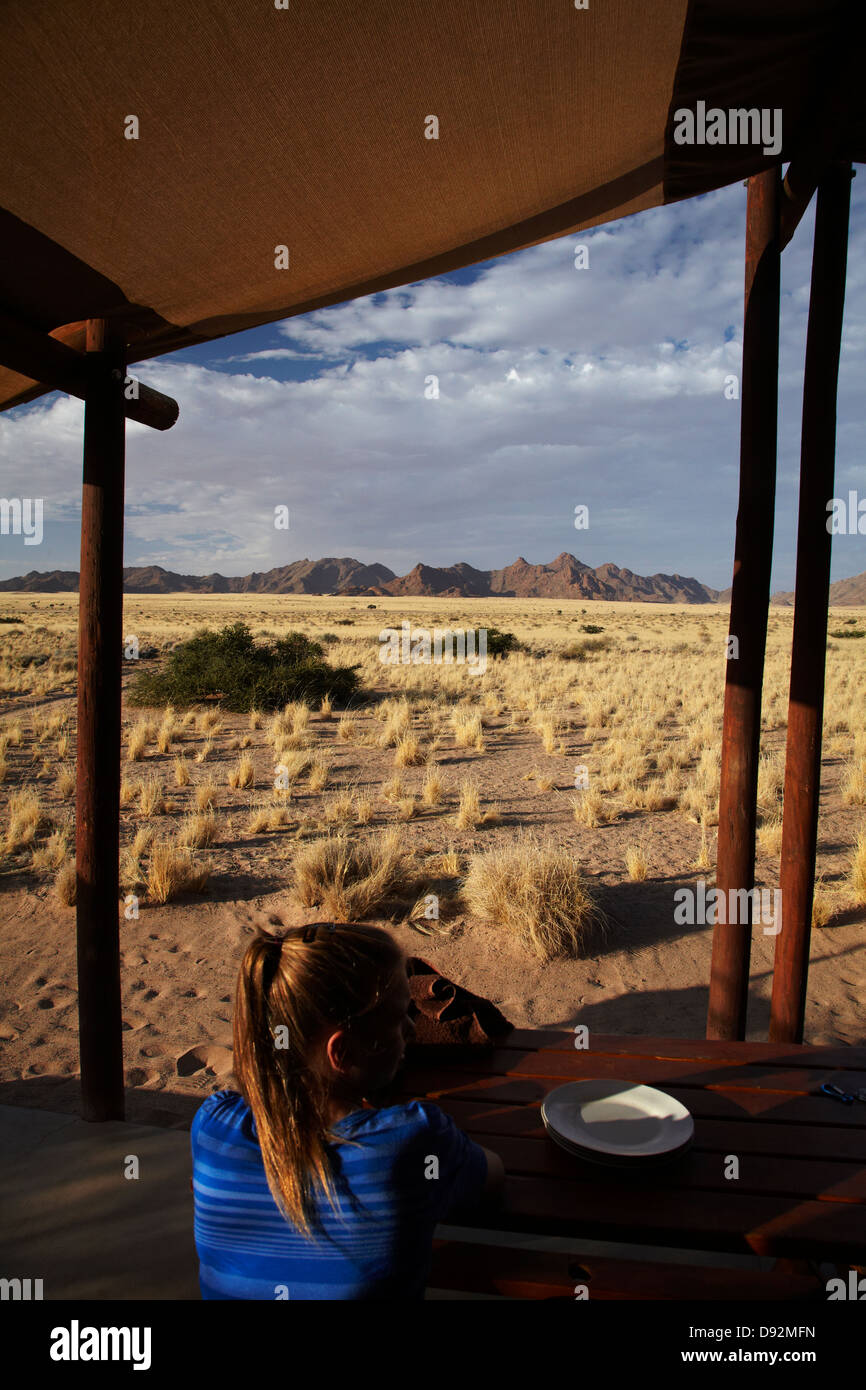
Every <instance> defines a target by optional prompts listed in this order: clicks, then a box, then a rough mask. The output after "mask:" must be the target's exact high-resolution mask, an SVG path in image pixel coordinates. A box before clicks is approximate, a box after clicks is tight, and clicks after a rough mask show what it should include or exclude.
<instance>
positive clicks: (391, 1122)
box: [334, 1100, 452, 1137]
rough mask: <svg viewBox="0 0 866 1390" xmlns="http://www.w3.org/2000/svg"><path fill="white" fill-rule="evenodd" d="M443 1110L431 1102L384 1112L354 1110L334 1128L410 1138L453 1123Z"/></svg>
mask: <svg viewBox="0 0 866 1390" xmlns="http://www.w3.org/2000/svg"><path fill="white" fill-rule="evenodd" d="M451 1123H452V1122H451V1120H449V1118H448V1116H447V1115H446V1114H445V1113H444V1111H442V1110H440V1109H439V1106H438V1105H434V1104H433V1102H432V1101H428V1100H424V1101H420V1100H412V1101H408V1102H407V1103H406V1104H404V1105H388V1106H383V1107H382V1109H375V1108H373V1107H371V1108H370V1109H368V1110H354V1111H353V1112H352V1114H351V1115H346V1116H344V1118H343V1119H342V1120H339V1121H338V1122H337V1124H336V1125H335V1126H334V1129H335V1130H336V1131H337V1133H339V1134H347V1135H349V1134H351V1135H352V1137H354V1136H356V1135H358V1134H382V1135H385V1134H389V1135H392V1136H394V1137H396V1136H397V1135H400V1134H402V1135H404V1136H405V1137H411V1136H414V1135H416V1134H418V1133H428V1132H430V1131H431V1130H432V1131H434V1132H438V1131H440V1130H442V1129H443V1128H447V1127H448V1126H449V1125H450V1124H451Z"/></svg>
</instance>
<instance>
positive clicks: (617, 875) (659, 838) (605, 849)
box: [0, 702, 866, 1123]
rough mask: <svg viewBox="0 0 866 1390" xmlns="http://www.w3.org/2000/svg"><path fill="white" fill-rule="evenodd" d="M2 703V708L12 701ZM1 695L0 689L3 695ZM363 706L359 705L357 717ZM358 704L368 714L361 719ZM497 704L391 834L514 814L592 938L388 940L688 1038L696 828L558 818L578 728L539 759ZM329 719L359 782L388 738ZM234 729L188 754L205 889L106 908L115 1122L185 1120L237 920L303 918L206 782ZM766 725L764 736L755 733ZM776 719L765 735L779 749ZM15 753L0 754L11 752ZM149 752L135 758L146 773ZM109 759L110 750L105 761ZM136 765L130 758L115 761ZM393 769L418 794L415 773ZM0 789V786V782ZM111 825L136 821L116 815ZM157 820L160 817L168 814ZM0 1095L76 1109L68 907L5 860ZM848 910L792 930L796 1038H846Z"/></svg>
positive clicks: (587, 1019)
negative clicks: (551, 843)
mask: <svg viewBox="0 0 866 1390" xmlns="http://www.w3.org/2000/svg"><path fill="white" fill-rule="evenodd" d="M13 703H15V702H13ZM8 707H9V702H7V708H8ZM364 717H367V716H364ZM369 717H370V718H372V716H369ZM508 723H509V719H508V716H507V715H506V714H504V713H503V715H502V717H501V718H499V719H493V720H492V722H491V726H490V729H489V734H486V741H487V745H488V746H487V749H486V751H485V752H484V753H479V752H476V751H475V750H467V749H461V748H454V747H444V748H443V749H442V750H441V751H440V752H439V753H438V754H437V760H438V762H439V764H440V768H441V771H442V773H443V775H444V777H445V779H446V782H447V784H448V786H449V790H450V792H451V797H450V805H446V806H445V807H444V808H443V807H440V808H436V809H434V810H426V809H425V810H422V812H421V814H420V815H418V816H417V817H416V818H415V819H413V820H411V821H409V822H407V823H406V824H405V825H404V826H402V831H403V832H404V833H405V837H406V842H407V844H411V845H412V846H413V847H414V848H415V849H416V850H417V852H418V853H419V855H420V856H421V857H422V859H423V858H424V856H427V855H433V854H436V853H438V852H441V851H442V850H443V849H445V848H447V847H448V845H449V844H455V845H456V846H457V848H458V849H459V852H460V854H461V855H462V856H464V857H465V856H467V855H469V854H471V853H472V852H473V851H477V850H482V849H484V848H485V847H486V846H488V845H490V844H493V843H494V842H496V840H497V839H500V838H503V837H505V838H510V837H513V835H514V833H515V831H516V829H517V828H524V829H528V830H530V831H534V832H537V833H538V834H539V835H540V836H541V837H542V838H547V837H552V838H553V839H555V840H556V842H557V843H560V844H563V845H565V846H567V847H569V848H570V849H571V850H572V851H573V852H574V854H575V856H576V858H577V860H578V862H579V863H580V864H581V866H582V868H583V869H584V871H585V873H586V874H587V876H588V879H589V881H590V883H591V884H592V885H593V886H594V889H595V890H596V892H597V894H598V897H599V899H600V902H601V905H602V907H603V908H604V910H605V912H606V913H607V914H608V917H609V919H610V928H609V932H608V935H607V937H606V938H604V939H600V938H596V939H595V940H594V941H593V943H592V945H591V947H590V948H589V953H588V954H587V955H586V956H585V957H584V958H581V959H558V960H554V961H551V962H549V963H543V962H541V961H540V960H537V959H536V958H535V957H534V956H533V955H531V954H530V953H529V951H528V950H527V948H526V946H525V945H524V943H522V942H521V941H519V940H517V939H515V937H514V935H513V933H512V932H511V931H510V930H509V924H508V923H507V922H504V921H503V922H482V921H477V920H474V919H472V918H470V917H469V916H467V915H466V914H465V913H462V914H461V913H459V912H458V913H457V915H455V916H453V917H450V918H448V919H446V920H443V921H442V922H440V923H439V932H440V934H435V935H426V934H422V933H421V932H419V931H417V930H416V929H415V928H414V927H412V926H411V925H407V924H405V923H403V924H395V923H394V922H388V921H384V920H381V919H380V924H381V925H384V926H386V927H388V929H389V930H391V931H393V932H394V934H395V936H396V937H397V939H398V940H399V941H400V942H401V944H402V945H403V947H404V949H405V950H406V953H407V954H409V955H419V956H422V957H423V958H425V959H427V960H429V961H431V962H432V963H433V964H434V965H435V966H436V967H437V968H438V969H439V970H441V971H442V972H443V973H444V974H446V975H448V976H450V977H451V978H452V979H454V980H456V981H458V982H460V983H461V984H463V985H465V986H467V987H468V988H470V989H471V990H473V991H475V992H476V993H479V994H482V995H484V996H486V997H488V998H489V999H491V1000H492V1001H493V1002H494V1003H495V1004H496V1005H497V1006H498V1007H499V1008H500V1009H501V1010H502V1011H503V1012H504V1013H505V1014H506V1016H507V1017H508V1018H509V1019H510V1020H511V1021H512V1022H513V1023H514V1024H516V1025H518V1026H539V1027H544V1026H555V1027H563V1028H570V1027H572V1026H573V1025H574V1024H576V1023H583V1024H586V1025H588V1027H589V1029H590V1032H591V1034H592V1033H596V1034H598V1033H627V1034H655V1035H658V1036H675V1037H703V1036H704V1033H705V1025H706V1011H707V995H708V981H709V975H710V955H711V948H712V927H710V926H703V925H698V926H677V925H675V924H674V922H673V920H672V895H673V893H674V891H675V889H676V888H678V887H680V886H690V885H694V884H695V883H696V881H697V880H698V879H700V878H702V877H703V878H706V879H709V880H711V873H710V872H702V871H699V870H696V869H695V868H694V863H695V860H696V857H697V855H698V851H699V848H700V841H701V832H700V828H699V826H698V825H697V824H696V823H695V822H694V821H693V820H690V819H689V818H688V817H687V816H686V815H684V814H683V813H682V812H681V811H679V810H676V809H671V810H667V811H658V812H653V813H651V814H647V813H637V812H631V813H623V814H621V815H619V816H618V817H617V818H616V819H615V820H614V821H613V822H612V823H610V824H605V825H599V826H597V827H595V828H593V829H589V828H585V827H583V826H580V825H578V824H576V823H575V821H574V818H573V815H572V811H571V797H572V796H573V794H574V786H573V784H572V782H571V780H570V778H571V775H572V773H571V769H572V768H573V765H574V761H575V760H578V761H579V760H580V757H581V755H582V754H583V753H584V752H585V751H586V749H587V748H588V745H585V744H583V743H582V741H581V739H582V735H581V733H580V731H577V732H575V734H574V737H573V741H572V742H571V743H570V745H569V749H568V757H567V758H563V757H562V756H558V757H557V756H547V755H546V754H545V753H544V752H543V750H542V749H541V747H540V744H539V738H538V736H537V734H533V733H532V732H531V731H530V730H528V729H515V728H513V727H512V728H511V729H510V730H509V729H506V725H507V724H508ZM336 727H337V726H336V721H334V720H331V721H321V722H317V723H316V742H317V746H318V747H320V748H325V749H326V752H327V756H328V758H329V760H330V761H331V762H332V765H333V775H332V784H334V785H337V784H346V783H348V784H350V785H353V786H355V787H356V788H359V789H361V790H368V791H370V792H371V793H373V794H375V793H377V791H378V788H379V787H380V785H381V783H382V782H383V781H384V780H385V779H387V778H388V777H390V776H392V775H393V773H394V768H393V759H392V751H391V752H389V751H384V750H383V751H380V750H376V749H371V748H366V747H358V746H353V745H352V744H346V743H341V742H340V741H339V740H338V739H337V734H336ZM247 731H248V722H247V719H246V716H243V715H235V716H232V715H227V716H225V727H224V730H223V732H222V734H221V735H220V747H217V748H216V749H215V751H214V755H213V758H212V759H209V761H208V763H207V765H206V766H207V770H208V771H209V772H213V773H214V774H215V780H217V781H218V782H219V783H220V785H221V788H222V794H221V799H220V804H218V807H217V811H218V814H219V816H220V824H221V828H220V834H219V838H218V840H217V843H216V844H215V845H213V846H212V847H210V848H209V849H208V850H207V851H206V855H207V858H208V859H209V860H210V861H211V863H212V865H213V874H212V878H211V881H210V884H209V886H208V890H207V891H206V892H205V893H204V894H202V895H200V896H186V897H184V898H181V899H180V900H178V901H176V902H170V903H168V904H166V905H164V906H157V905H147V903H146V902H143V903H142V905H141V907H140V915H139V917H138V919H137V920H135V919H133V920H125V919H124V918H123V917H121V926H120V938H121V953H122V982H123V1019H124V1025H123V1026H124V1055H125V1066H126V1080H127V1085H128V1087H129V1088H130V1089H129V1092H128V1098H129V1110H128V1113H129V1118H130V1119H136V1120H141V1121H142V1122H160V1121H162V1122H164V1123H170V1122H171V1117H172V1116H180V1115H187V1116H188V1115H189V1113H190V1107H191V1105H192V1106H194V1105H195V1104H196V1103H197V1102H198V1101H199V1100H200V1099H201V1098H202V1097H203V1096H204V1095H205V1094H207V1093H208V1092H209V1091H211V1090H213V1089H217V1088H218V1087H219V1086H220V1085H221V1084H224V1080H225V1078H226V1076H227V1074H228V1072H229V1069H230V1063H231V1052H230V1049H231V1013H232V998H233V992H234V981H235V976H236V971H237V966H238V962H239V959H240V956H241V954H242V952H243V950H244V947H245V945H246V943H247V941H248V939H249V935H250V932H251V931H252V930H253V929H254V928H255V927H256V926H257V925H260V924H261V925H267V924H276V923H283V924H293V923H301V922H305V921H315V920H318V919H320V918H321V917H322V915H323V914H322V913H321V911H319V910H316V909H315V908H312V909H309V910H306V909H303V908H301V907H300V906H299V904H298V901H297V899H296V897H295V895H294V893H293V891H292V884H291V857H292V854H293V853H294V852H295V851H296V850H297V848H298V841H297V839H296V838H295V836H294V834H293V832H292V830H291V828H290V829H288V830H285V831H276V832H273V833H266V834H260V835H255V836H253V835H251V834H250V833H249V831H248V828H247V824H246V822H247V818H248V815H249V800H250V798H249V797H248V796H241V797H240V798H238V795H237V794H236V793H230V792H229V790H228V788H227V787H226V782H225V772H226V769H227V767H228V765H229V764H230V763H232V762H234V761H235V759H236V758H237V756H238V755H237V752H232V751H229V750H228V748H227V747H225V746H223V745H225V744H226V741H227V740H228V739H229V737H230V736H231V735H232V733H236V734H240V733H246V732H247ZM773 737H774V738H775V743H774V742H773ZM783 743H784V730H779V731H777V733H776V734H775V736H772V737H771V740H770V746H771V747H773V746H778V747H781V746H783ZM14 751H15V750H12V752H13V753H14ZM248 751H249V752H250V753H251V754H252V755H253V758H254V762H255V764H256V783H257V787H258V788H259V789H266V788H267V787H268V786H269V785H270V781H269V779H270V776H271V762H272V756H271V750H269V749H268V748H267V746H266V745H265V744H264V742H263V741H262V737H261V734H258V735H257V736H256V740H255V741H254V743H253V746H252V747H251V748H250V749H249V750H248ZM173 757H174V753H173V752H172V753H170V754H168V755H164V756H163V755H159V754H158V753H157V752H156V750H155V748H154V749H151V750H149V752H148V756H147V759H146V763H147V764H148V765H150V766H152V767H154V768H156V769H157V770H162V772H163V773H164V774H165V778H166V783H167V789H168V791H169V793H171V794H175V793H174V789H173V788H172V787H171V786H170V778H169V773H170V768H171V764H172V762H173ZM841 764H842V759H841V758H834V757H833V756H832V755H828V756H827V757H826V759H825V778H826V786H825V788H824V790H823V792H822V816H821V823H820V844H819V851H820V865H821V872H822V874H823V875H824V877H825V879H826V880H827V881H828V882H832V881H833V880H834V879H841V877H842V876H843V874H844V871H845V865H846V863H847V857H848V855H849V852H850V845H851V843H852V837H853V835H854V832H855V829H856V826H857V825H858V824H859V823H860V821H861V815H862V813H860V812H858V811H857V809H856V808H851V807H846V806H844V805H843V803H842V800H841V796H840V794H839V791H838V786H837V783H838V778H839V774H840V768H841ZM150 766H149V767H148V768H146V769H145V770H150ZM125 768H126V764H125ZM532 769H538V770H540V771H541V772H542V773H545V774H548V775H549V776H550V777H551V778H552V779H553V783H554V785H553V787H552V789H550V790H546V791H544V792H542V791H541V790H540V789H539V787H538V785H537V781H526V780H523V778H524V774H525V773H526V772H528V771H530V770H532ZM133 770H134V771H136V772H140V771H141V770H142V768H141V765H140V764H139V765H136V766H135V768H134V769H133ZM476 771H477V774H478V777H479V780H480V781H481V783H482V787H483V794H484V798H485V801H486V802H490V803H496V804H498V806H499V809H500V812H501V821H500V823H499V824H497V825H491V826H482V827H481V828H479V829H478V830H475V831H456V830H455V829H454V827H453V825H452V824H451V822H450V814H449V813H450V812H451V811H453V803H454V801H455V799H456V798H455V795H454V789H455V788H456V785H457V783H458V782H459V781H460V780H462V778H463V777H464V776H465V775H466V774H467V773H472V772H476ZM401 775H402V776H403V778H404V781H405V783H406V785H407V788H408V789H410V790H415V791H416V792H417V790H418V789H419V788H420V786H421V783H422V781H423V778H424V768H418V767H416V768H408V769H404V770H402V773H401ZM4 790H8V788H4ZM320 804H321V794H313V793H312V792H310V791H308V790H306V789H300V790H299V792H298V794H297V797H296V798H295V800H294V802H293V815H298V816H302V815H306V814H308V813H309V814H310V815H311V816H314V815H315V808H316V805H320ZM124 817H125V826H126V833H127V835H128V834H129V832H130V828H131V827H133V828H134V825H135V823H136V817H135V811H134V809H127V810H125V811H124ZM155 820H156V822H159V821H160V820H164V821H165V824H166V828H168V826H169V823H170V822H171V820H172V818H171V817H164V818H160V817H157V818H155ZM393 823H394V815H393V808H391V807H389V806H388V804H387V803H386V802H383V801H377V810H376V815H375V816H374V820H373V824H372V828H373V829H375V828H377V827H379V826H383V825H385V824H393ZM636 839H637V840H638V841H639V842H640V843H641V844H642V845H643V846H644V848H645V850H646V853H647V856H648V860H649V873H648V877H647V879H646V880H645V881H643V882H631V881H629V879H628V877H627V875H626V873H625V871H624V868H623V856H624V853H625V849H626V847H627V846H628V845H629V844H633V843H634V842H635V840H636ZM777 872H778V867H777V859H770V858H766V857H763V858H762V857H761V856H759V860H758V881H759V882H761V883H764V884H773V883H774V882H776V881H777V877H776V876H777ZM0 915H2V931H0V979H2V981H3V1000H2V1007H0V1040H2V1063H0V1066H2V1071H0V1102H5V1103H7V1104H24V1105H31V1106H45V1107H48V1108H53V1109H57V1110H64V1111H67V1110H68V1111H71V1110H75V1109H76V1108H77V1106H78V1087H77V1081H76V1073H77V1023H78V1010H77V992H76V968H75V913H74V910H73V909H70V908H65V907H62V906H60V905H58V902H57V899H56V897H55V896H54V894H53V891H52V886H51V881H50V879H46V878H42V879H34V876H33V875H28V874H27V873H26V872H25V871H24V869H23V867H22V870H21V872H15V871H13V872H7V873H6V874H4V876H3V882H2V892H0ZM774 945H775V938H774V937H772V936H767V935H763V934H762V933H761V928H760V927H758V928H757V929H756V934H755V936H754V939H753V951H752V983H751V993H750V1009H749V1027H748V1036H749V1038H753V1039H762V1038H763V1039H765V1038H766V1036H767V1024H768V1018H769V998H770V989H771V978H772V965H773V951H774ZM864 997H866V908H863V907H861V908H859V909H858V908H854V909H849V910H847V911H842V912H838V913H837V914H836V915H835V916H834V917H832V918H831V919H830V921H829V923H828V925H827V926H825V927H823V928H816V929H815V930H814V931H813V935H812V966H811V973H810V982H809V1002H808V1012H807V1019H806V1041H808V1042H812V1043H827V1044H833V1043H845V1044H859V1045H864V1044H866V1019H864V1013H863V1007H862V1000H863V999H864Z"/></svg>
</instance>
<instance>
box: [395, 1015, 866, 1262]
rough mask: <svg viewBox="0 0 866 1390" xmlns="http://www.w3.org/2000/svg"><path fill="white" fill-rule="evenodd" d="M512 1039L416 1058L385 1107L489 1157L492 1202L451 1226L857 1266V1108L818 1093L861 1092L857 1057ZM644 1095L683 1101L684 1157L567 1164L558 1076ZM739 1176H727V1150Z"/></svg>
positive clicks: (668, 1043)
mask: <svg viewBox="0 0 866 1390" xmlns="http://www.w3.org/2000/svg"><path fill="white" fill-rule="evenodd" d="M574 1041H575V1040H574V1034H573V1033H571V1032H566V1031H556V1030H526V1029H515V1030H514V1032H513V1033H512V1034H511V1035H510V1036H509V1037H508V1038H507V1039H506V1040H505V1041H504V1042H503V1043H501V1044H499V1045H498V1046H496V1047H494V1048H477V1049H472V1048H464V1049H460V1050H459V1051H456V1050H452V1049H440V1048H436V1047H426V1048H417V1049H414V1050H412V1051H410V1053H409V1054H408V1055H407V1058H406V1061H405V1063H404V1066H403V1069H402V1070H401V1072H400V1073H399V1074H398V1077H397V1080H396V1083H395V1086H396V1092H395V1100H396V1099H400V1100H406V1099H410V1098H414V1099H421V1098H426V1099H429V1100H432V1101H435V1103H436V1104H437V1105H439V1106H440V1107H441V1108H442V1110H444V1111H446V1112H447V1114H449V1115H450V1116H452V1118H453V1119H454V1120H455V1122H456V1123H457V1124H458V1125H459V1126H460V1128H461V1129H463V1130H465V1131H466V1132H467V1133H468V1134H469V1135H470V1136H471V1137H472V1138H473V1139H475V1140H476V1141H477V1142H478V1143H479V1144H483V1145H484V1146H485V1147H487V1148H490V1149H492V1150H495V1152H497V1153H498V1154H500V1156H501V1157H502V1160H503V1162H504V1164H505V1169H506V1173H507V1179H506V1189H505V1197H504V1202H503V1204H502V1206H501V1207H498V1208H496V1209H491V1211H490V1212H489V1213H486V1212H485V1213H482V1212H481V1211H473V1212H471V1213H467V1214H466V1215H465V1217H463V1218H462V1221H461V1220H460V1219H455V1220H454V1221H452V1219H451V1218H450V1217H449V1223H450V1224H466V1225H469V1226H479V1227H490V1228H492V1229H497V1230H511V1231H518V1232H528V1231H532V1232H535V1233H538V1234H542V1235H558V1236H571V1237H575V1236H576V1237H581V1236H584V1237H586V1238H588V1239H594V1240H611V1241H627V1242H628V1243H630V1244H638V1245H640V1244H647V1245H662V1246H680V1247H683V1248H686V1249H693V1250H696V1249H700V1250H725V1251H738V1252H752V1253H754V1254H758V1255H776V1256H783V1255H785V1256H800V1257H806V1256H811V1257H813V1258H821V1257H823V1258H826V1259H836V1260H842V1261H845V1260H847V1261H849V1262H851V1263H856V1264H862V1263H863V1262H866V1105H864V1104H862V1103H860V1102H857V1101H855V1102H854V1104H853V1105H844V1104H842V1103H841V1102H840V1101H837V1100H833V1099H831V1098H830V1097H829V1096H826V1095H823V1094H821V1090H820V1088H821V1085H822V1083H823V1082H834V1083H835V1084H836V1085H838V1086H841V1087H842V1089H843V1090H849V1091H851V1090H855V1091H856V1090H858V1089H860V1088H861V1087H866V1048H862V1047H857V1048H849V1047H811V1046H796V1045H784V1044H775V1043H760V1042H757V1043H751V1042H714V1041H703V1040H696V1041H692V1040H688V1039H683V1038H645V1037H634V1038H631V1037H622V1036H618V1037H617V1036H602V1035H596V1034H593V1035H591V1037H590V1047H589V1048H588V1049H587V1050H580V1049H577V1048H575V1046H574ZM597 1077H611V1078H616V1079H621V1080H626V1081H633V1082H640V1083H644V1084H646V1085H650V1086H657V1087H659V1088H661V1089H662V1090H664V1091H666V1092H668V1093H669V1094H670V1095H672V1096H675V1097H676V1098H677V1099H678V1100H680V1101H682V1103H683V1104H684V1105H685V1106H687V1107H688V1109H689V1111H690V1112H691V1114H692V1116H693V1117H694V1122H695V1136H694V1142H693V1144H692V1146H691V1148H690V1149H689V1150H688V1151H687V1152H686V1153H684V1154H682V1155H680V1156H679V1157H678V1158H676V1159H674V1160H673V1161H672V1162H671V1163H670V1164H667V1165H665V1166H664V1167H662V1168H657V1169H655V1170H654V1171H652V1172H641V1173H632V1172H631V1171H629V1172H626V1173H623V1172H622V1171H621V1170H619V1169H617V1170H611V1169H605V1168H601V1167H599V1166H598V1165H596V1164H593V1163H589V1162H585V1161H583V1160H581V1159H579V1158H573V1157H572V1156H571V1155H570V1154H568V1153H566V1152H565V1151H564V1150H563V1149H561V1148H560V1147H559V1146H558V1145H557V1144H555V1143H554V1142H553V1140H552V1139H550V1138H549V1137H548V1135H547V1133H546V1131H545V1129H544V1125H543V1123H542V1120H541V1114H540V1105H541V1101H542V1100H543V1098H544V1096H545V1095H546V1094H547V1093H548V1092H549V1091H551V1090H553V1089H554V1087H556V1086H561V1085H563V1084H564V1083H565V1082H567V1081H578V1080H585V1079H590V1078H597ZM731 1154H733V1155H736V1156H737V1157H738V1158H739V1177H738V1178H736V1179H733V1178H726V1177H725V1168H726V1156H727V1155H731Z"/></svg>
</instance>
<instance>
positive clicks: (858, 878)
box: [848, 831, 866, 903]
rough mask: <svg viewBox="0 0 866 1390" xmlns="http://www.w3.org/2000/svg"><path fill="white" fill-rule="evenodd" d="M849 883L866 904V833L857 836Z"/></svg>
mask: <svg viewBox="0 0 866 1390" xmlns="http://www.w3.org/2000/svg"><path fill="white" fill-rule="evenodd" d="M848 883H849V886H850V887H851V889H852V890H853V892H854V893H855V894H856V895H857V899H858V901H859V902H861V903H862V902H866V831H863V832H861V834H859V835H858V836H857V843H856V845H855V846H854V854H853V857H852V859H851V868H850V870H849V873H848Z"/></svg>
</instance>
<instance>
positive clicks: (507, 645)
mask: <svg viewBox="0 0 866 1390" xmlns="http://www.w3.org/2000/svg"><path fill="white" fill-rule="evenodd" d="M519 651H522V645H521V643H520V642H519V641H518V640H517V638H516V637H515V635H514V633H513V632H500V630H499V628H498V627H489V628H488V629H487V655H488V656H508V653H509V652H519Z"/></svg>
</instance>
